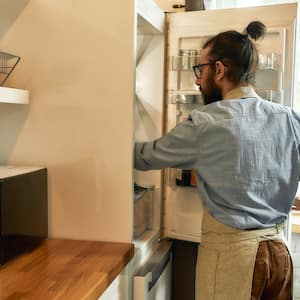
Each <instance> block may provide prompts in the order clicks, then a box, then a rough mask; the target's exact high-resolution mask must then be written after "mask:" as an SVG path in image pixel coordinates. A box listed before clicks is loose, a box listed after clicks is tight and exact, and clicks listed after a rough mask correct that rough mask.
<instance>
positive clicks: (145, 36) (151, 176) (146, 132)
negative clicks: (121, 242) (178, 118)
mask: <svg viewBox="0 0 300 300" xmlns="http://www.w3.org/2000/svg"><path fill="white" fill-rule="evenodd" d="M136 10H137V31H136V41H135V43H136V47H135V48H136V69H135V103H134V141H137V142H138V141H149V140H154V139H156V138H159V137H160V136H161V135H162V134H163V91H164V87H163V84H164V58H165V36H164V26H165V14H164V12H163V11H162V10H161V9H160V8H159V7H158V6H157V5H156V4H155V3H154V2H153V1H152V0H138V1H136ZM133 175H134V182H135V183H136V185H139V186H141V187H145V188H149V187H151V190H152V191H153V192H152V193H151V195H152V196H153V197H152V198H153V199H152V200H151V201H152V202H153V203H152V206H151V212H153V215H152V216H149V218H150V219H151V220H152V222H151V223H152V224H151V226H150V227H151V228H150V227H149V226H148V228H147V230H146V231H145V233H143V234H135V236H134V240H135V242H137V244H139V241H137V240H143V241H145V242H147V241H148V240H149V239H151V238H152V237H153V236H155V237H156V238H157V236H159V232H160V220H161V209H160V207H161V186H162V175H161V171H149V172H142V171H137V170H134V172H133ZM135 203H136V204H138V202H135ZM141 204H142V203H141ZM135 208H136V205H135ZM147 211H148V213H150V210H149V209H147ZM138 216H141V215H140V214H135V221H134V224H138V223H139V220H138ZM142 219H143V217H141V218H140V221H143V220H142ZM135 229H138V228H137V227H136V228H135Z"/></svg>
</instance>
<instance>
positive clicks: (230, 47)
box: [203, 21, 266, 84]
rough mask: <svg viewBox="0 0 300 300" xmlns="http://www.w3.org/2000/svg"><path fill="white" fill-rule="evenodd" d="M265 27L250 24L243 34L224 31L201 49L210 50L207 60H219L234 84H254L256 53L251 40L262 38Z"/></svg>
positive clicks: (257, 23)
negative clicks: (226, 68) (225, 67)
mask: <svg viewBox="0 0 300 300" xmlns="http://www.w3.org/2000/svg"><path fill="white" fill-rule="evenodd" d="M265 32H266V26H265V25H264V24H263V23H261V22H259V21H254V22H251V23H250V24H249V25H248V26H247V27H246V29H245V30H244V32H243V33H239V32H237V31H234V30H231V31H225V32H221V33H219V34H218V35H216V36H214V37H212V38H210V39H209V40H208V41H207V42H206V43H205V44H204V46H203V48H207V47H209V48H210V51H209V54H208V58H209V59H210V60H211V61H216V60H220V61H222V62H223V63H224V64H225V65H226V66H227V67H228V72H227V77H228V79H229V80H230V81H233V82H235V83H240V82H246V83H251V84H254V83H255V71H256V67H257V64H258V52H257V50H256V47H255V45H254V43H253V41H252V40H251V39H253V40H255V41H256V40H258V39H259V38H263V37H264V35H265Z"/></svg>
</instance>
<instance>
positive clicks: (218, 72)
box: [215, 60, 225, 80]
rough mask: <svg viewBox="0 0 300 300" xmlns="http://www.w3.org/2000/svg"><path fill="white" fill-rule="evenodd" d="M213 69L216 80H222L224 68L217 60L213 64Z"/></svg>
mask: <svg viewBox="0 0 300 300" xmlns="http://www.w3.org/2000/svg"><path fill="white" fill-rule="evenodd" d="M215 68H216V74H215V78H216V80H221V79H223V78H224V77H225V66H224V65H223V63H222V62H221V61H219V60H217V61H216V64H215Z"/></svg>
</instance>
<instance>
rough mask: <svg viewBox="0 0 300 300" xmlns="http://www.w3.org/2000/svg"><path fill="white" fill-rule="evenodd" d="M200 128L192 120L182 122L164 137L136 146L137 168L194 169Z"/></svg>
mask: <svg viewBox="0 0 300 300" xmlns="http://www.w3.org/2000/svg"><path fill="white" fill-rule="evenodd" d="M198 133H199V130H198V127H197V126H195V125H194V124H193V122H192V121H191V120H188V121H185V122H182V123H180V124H178V125H177V126H176V127H175V128H173V129H172V130H171V131H170V132H169V133H167V134H166V135H164V136H163V137H161V138H159V139H157V140H155V141H152V142H145V143H136V144H135V154H134V155H135V168H136V169H138V170H144V171H145V170H158V169H163V168H183V169H185V168H186V169H189V168H192V167H193V166H194V164H195V162H196V160H197V151H198V150H199V149H198V147H197V145H198Z"/></svg>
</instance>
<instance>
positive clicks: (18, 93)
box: [0, 87, 29, 104]
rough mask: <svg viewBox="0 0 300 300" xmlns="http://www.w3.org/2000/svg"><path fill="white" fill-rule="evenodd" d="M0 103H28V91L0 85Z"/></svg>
mask: <svg viewBox="0 0 300 300" xmlns="http://www.w3.org/2000/svg"><path fill="white" fill-rule="evenodd" d="M0 103H12V104H28V103H29V91H27V90H20V89H14V88H8V87H0Z"/></svg>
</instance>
